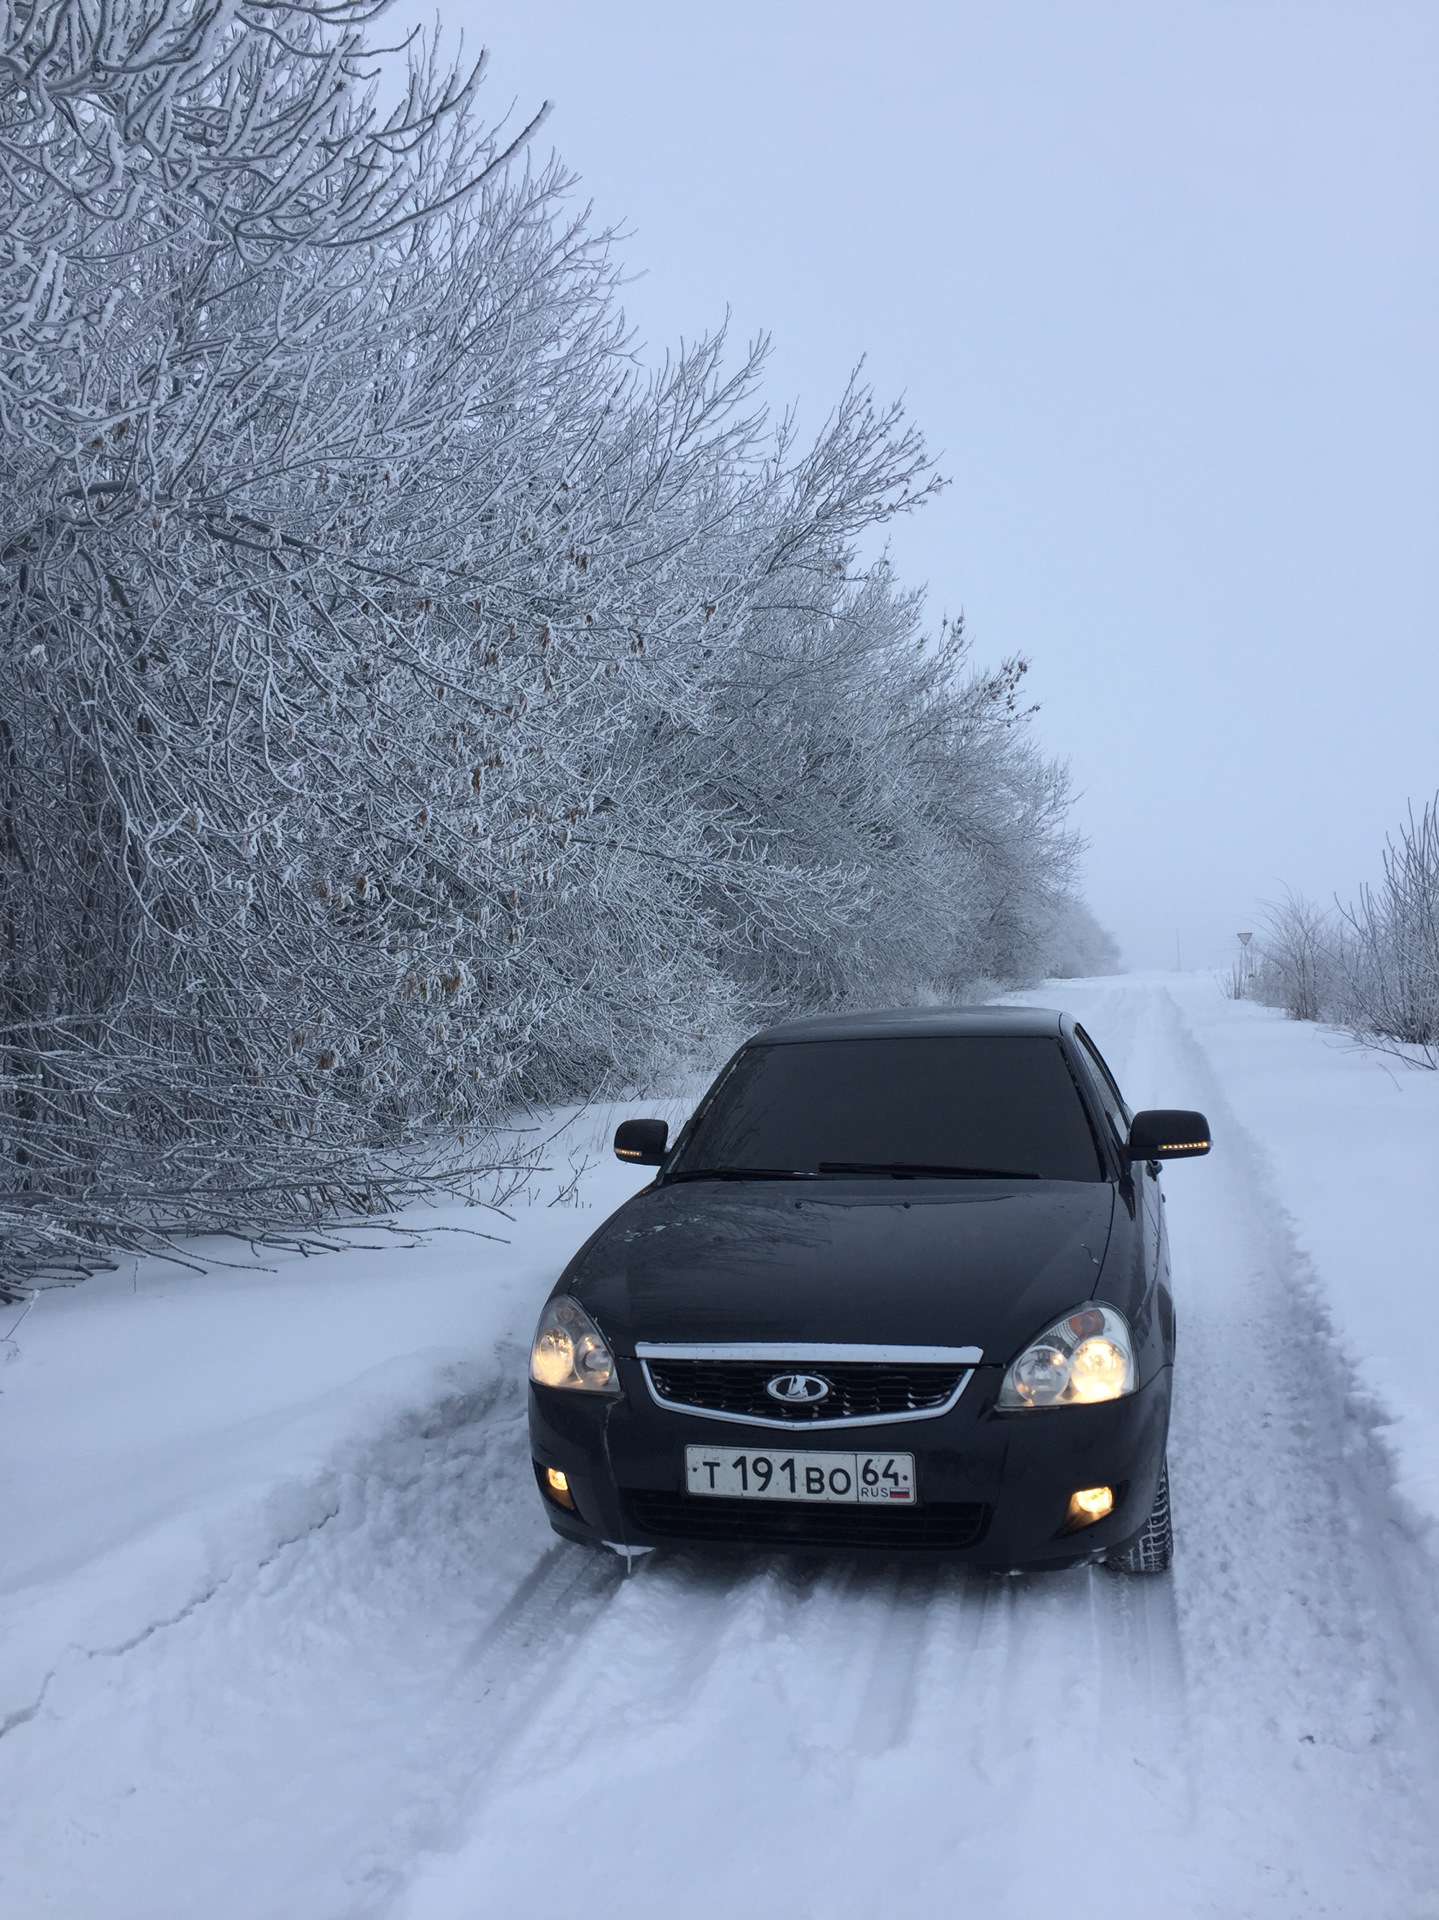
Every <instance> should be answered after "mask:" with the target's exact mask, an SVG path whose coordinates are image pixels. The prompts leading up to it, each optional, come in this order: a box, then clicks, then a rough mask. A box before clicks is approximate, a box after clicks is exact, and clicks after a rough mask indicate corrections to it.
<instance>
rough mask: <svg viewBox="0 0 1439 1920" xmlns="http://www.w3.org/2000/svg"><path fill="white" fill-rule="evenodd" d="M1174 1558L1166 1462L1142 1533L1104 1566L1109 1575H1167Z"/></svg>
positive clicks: (1110, 1557) (1160, 1472) (1167, 1466)
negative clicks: (1109, 1572)
mask: <svg viewBox="0 0 1439 1920" xmlns="http://www.w3.org/2000/svg"><path fill="white" fill-rule="evenodd" d="M1173 1558H1174V1527H1173V1523H1172V1522H1171V1520H1170V1515H1169V1462H1168V1460H1167V1459H1166V1460H1165V1462H1164V1465H1163V1466H1162V1467H1161V1468H1160V1469H1159V1485H1158V1487H1156V1489H1155V1492H1154V1505H1153V1506H1152V1507H1151V1508H1150V1509H1149V1518H1148V1519H1147V1520H1146V1521H1145V1523H1144V1531H1143V1533H1141V1534H1140V1536H1139V1538H1138V1539H1137V1540H1136V1541H1135V1542H1134V1544H1133V1546H1129V1547H1126V1548H1125V1549H1124V1551H1123V1553H1111V1554H1110V1555H1109V1556H1108V1557H1107V1558H1106V1560H1105V1562H1104V1564H1105V1566H1106V1567H1108V1568H1109V1570H1110V1571H1111V1573H1167V1572H1168V1571H1169V1563H1170V1561H1171V1560H1172V1559H1173Z"/></svg>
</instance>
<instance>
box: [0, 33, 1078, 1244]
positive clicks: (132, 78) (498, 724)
mask: <svg viewBox="0 0 1439 1920" xmlns="http://www.w3.org/2000/svg"><path fill="white" fill-rule="evenodd" d="M374 11H376V9H374V8H370V7H366V6H360V5H347V4H328V3H325V0H314V3H312V4H304V3H293V0H48V3H44V4H42V3H40V0H17V3H16V4H13V5H12V6H11V7H10V8H9V9H8V10H7V11H6V13H5V15H4V16H3V30H0V31H3V38H0V194H3V218H0V448H3V451H0V459H3V463H4V464H3V475H0V477H3V488H0V602H3V610H4V618H3V639H0V645H3V647H4V660H3V675H0V766H3V792H4V799H3V818H0V941H3V953H0V1164H3V1177H0V1234H3V1236H4V1242H5V1254H4V1258H5V1261H6V1263H7V1264H8V1266H9V1267H10V1268H12V1269H13V1268H16V1267H25V1266H31V1267H34V1266H35V1265H36V1264H37V1263H38V1264H40V1265H44V1264H46V1263H48V1264H50V1265H51V1266H54V1265H56V1264H61V1265H63V1264H64V1263H65V1262H66V1261H67V1260H68V1261H71V1262H72V1263H79V1264H81V1265H84V1264H87V1263H91V1262H93V1260H94V1259H95V1258H96V1257H97V1254H98V1253H100V1252H102V1251H103V1249H104V1248H105V1247H107V1246H115V1245H146V1244H152V1243H153V1242H154V1241H155V1240H156V1239H157V1238H163V1237H165V1236H172V1235H174V1234H175V1233H178V1232H183V1231H187V1230H192V1229H195V1228H199V1227H207V1228H216V1227H218V1228H225V1229H229V1230H232V1231H236V1232H242V1233H253V1232H256V1231H275V1230H277V1223H280V1222H283V1221H284V1220H285V1219H287V1218H288V1219H289V1220H290V1221H291V1222H292V1223H293V1227H294V1230H298V1231H304V1230H308V1229H309V1228H310V1227H311V1226H313V1225H314V1224H315V1223H318V1222H320V1221H323V1220H324V1219H326V1218H327V1217H330V1216H333V1215H334V1214H336V1213H345V1212H350V1213H354V1212H364V1211H369V1210H374V1209H376V1208H380V1207H384V1206H387V1205H389V1204H392V1203H393V1201H395V1200H396V1199H397V1198H399V1197H401V1196H402V1195H403V1194H405V1193H408V1192H412V1191H414V1190H415V1188H416V1186H417V1185H418V1184H420V1183H422V1182H423V1180H424V1179H425V1178H426V1177H428V1175H430V1174H431V1173H434V1172H435V1171H437V1170H439V1169H444V1170H446V1177H452V1176H453V1170H454V1167H455V1166H456V1164H459V1163H464V1162H468V1163H473V1164H477V1165H481V1166H482V1165H484V1164H486V1162H487V1160H488V1159H489V1158H491V1157H492V1156H491V1155H490V1154H489V1153H488V1151H487V1149H486V1147H485V1136H486V1130H487V1129H489V1128H491V1127H492V1126H493V1125H494V1123H496V1122H497V1121H498V1120H500V1119H501V1118H503V1117H504V1116H505V1114H506V1113H508V1112H509V1111H511V1110H512V1109H513V1108H514V1106H515V1105H516V1103H518V1102H521V1101H524V1100H526V1099H529V1100H534V1099H542V1098H554V1097H559V1096H562V1095H574V1094H583V1093H588V1092H590V1091H593V1090H595V1089H597V1088H599V1087H601V1086H603V1085H605V1084H606V1083H614V1082H617V1081H623V1080H625V1079H628V1078H633V1077H634V1076H635V1075H636V1074H637V1073H639V1072H641V1071H642V1070H643V1067H644V1063H645V1062H646V1060H647V1059H649V1058H651V1057H652V1056H653V1054H654V1051H655V1049H656V1047H657V1046H663V1045H664V1044H666V1043H667V1042H671V1041H674V1040H677V1039H678V1038H679V1037H680V1036H690V1037H691V1038H692V1037H693V1036H695V1035H702V1034H704V1033H706V1032H717V1031H723V1030H726V1029H727V1028H729V1027H731V1026H733V1024H735V1023H737V1022H739V1021H742V1020H745V1019H751V1018H757V1017H760V1016H761V1015H762V1014H764V1013H766V1012H768V1011H771V1010H773V1009H777V1008H780V1007H787V1006H794V1005H797V1004H816V1003H823V1002H833V1001H837V1000H844V999H854V998H858V997H867V998H896V997H904V996H907V995H909V994H911V993H913V992H914V991H917V990H919V989H921V988H923V987H930V988H938V989H940V990H945V991H958V990H959V989H960V988H961V987H962V984H963V983H964V982H965V981H967V980H970V979H973V978H975V977H976V976H978V975H981V974H984V975H991V976H1005V975H1016V974H1019V973H1023V972H1025V971H1027V970H1030V969H1031V968H1032V967H1033V965H1034V959H1035V954H1036V952H1037V943H1038V942H1039V941H1040V940H1041V938H1042V932H1043V929H1044V927H1045V926H1047V925H1049V924H1050V922H1051V921H1052V918H1053V913H1054V910H1055V902H1056V900H1058V899H1060V898H1061V897H1062V896H1063V895H1064V894H1065V892H1066V890H1067V889H1068V886H1069V882H1070V865H1071V862H1072V857H1073V843H1072V840H1071V839H1070V837H1069V836H1068V834H1067V832H1066V829H1065V799H1066V796H1065V790H1064V782H1063V778H1062V775H1061V774H1060V773H1059V772H1058V771H1057V770H1056V769H1055V768H1053V767H1052V766H1050V765H1049V764H1047V763H1046V762H1045V761H1043V759H1042V758H1041V757H1040V756H1039V755H1038V754H1037V753H1036V752H1035V750H1034V749H1033V747H1032V746H1031V745H1030V744H1029V742H1028V741H1027V740H1026V738H1025V735H1024V726H1023V720H1024V716H1023V714H1022V713H1021V712H1020V711H1019V710H1018V708H1017V706H1016V696H1015V689H1016V685H1017V680H1018V674H1019V672H1020V670H1021V669H1020V668H1019V667H1018V665H1011V666H1009V667H1006V668H1004V669H1001V670H1000V672H999V673H997V674H985V673H981V672H978V671H975V670H974V669H973V668H972V667H971V666H970V663H969V660H968V656H967V653H966V650H965V645H964V642H963V640H962V639H961V637H960V635H959V634H958V633H957V632H953V631H949V632H946V633H945V634H944V635H943V636H942V637H941V639H940V640H939V641H938V642H932V641H930V640H929V639H927V638H926V636H925V635H924V633H923V632H922V630H921V627H920V624H919V608H918V605H917V603H916V601H915V600H914V599H913V597H912V596H908V595H906V594H905V593H903V592H902V591H900V590H899V589H898V588H897V587H896V585H895V584H894V582H893V581H892V580H891V578H890V575H889V572H888V569H887V568H886V567H885V566H883V565H879V566H870V567H865V566H863V565H861V564H860V563H859V561H858V560H857V558H856V550H857V542H858V541H859V540H860V538H861V536H862V535H864V534H866V533H867V532H868V531H869V530H870V529H873V528H874V527H875V526H877V525H880V524H882V523H883V522H884V521H885V520H886V519H887V518H888V517H889V516H891V515H892V514H894V513H896V512H898V511H902V510H904V509H906V508H908V507H910V506H913V505H914V504H916V503H917V502H918V501H920V500H922V499H923V498H924V497H925V495H926V493H927V492H928V491H929V490H930V488H931V487H932V486H933V484H934V482H933V480H932V477H931V475H930V473H929V469H928V467H927V464H926V461H925V456H924V452H923V448H922V446H921V445H920V443H919V440H918V439H917V437H916V436H915V435H914V433H913V432H912V430H910V429H909V428H907V427H906V425H905V423H904V422H903V420H902V418H901V417H900V415H899V413H898V411H897V410H895V409H889V410H885V409H881V408H877V407H876V406H875V405H874V404H873V403H872V401H871V400H870V398H869V396H868V395H867V393H865V392H864V391H863V390H862V389H860V388H859V387H857V386H856V387H853V388H852V389H851V390H850V391H849V392H848V393H847V394H846V395H844V396H843V397H842V399H841V402H840V404H839V405H838V407H837V408H836V410H835V413H834V415H833V416H832V418H831V419H830V421H829V422H828V424H827V426H826V428H825V429H824V431H823V432H822V433H821V435H820V436H819V438H818V440H817V441H816V442H815V444H814V445H813V446H809V447H802V446H799V445H797V444H796V443H795V441H794V439H793V436H792V434H791V433H790V431H789V429H788V427H787V426H785V425H784V424H780V425H778V426H776V425H775V424H773V423H772V422H771V421H770V420H769V419H768V418H767V416H766V415H765V413H764V410H763V408H762V406H761V405H760V402H759V400H758V397H757V381H758V378H759V373H760V368H761V364H762V360H763V350H762V347H756V348H755V349H753V350H751V352H750V353H749V354H748V355H746V356H744V357H743V358H742V359H741V360H740V363H739V364H738V365H737V366H735V367H731V366H729V365H728V364H727V363H726V359H725V343H724V341H723V339H722V337H721V338H716V339H714V340H710V341H706V342H702V343H700V344H699V345H698V346H696V347H694V348H692V349H689V350H687V351H685V352H683V353H681V354H679V355H678V356H676V357H674V358H672V359H671V360H670V361H668V362H667V363H666V364H665V365H664V366H662V367H660V368H658V369H657V370H655V371H653V372H646V371H644V370H643V369H642V368H641V367H639V366H638V365H637V363H636V361H635V359H634V358H633V356H632V354H631V353H630V351H629V349H628V345H627V341H626V336H625V327H624V322H623V317H622V314H621V312H620V310H619V307H618V305H617V301H616V293H615V272H614V268H613V267H612V264H611V259H610V249H609V244H608V241H607V237H606V236H605V235H604V234H602V233H594V232H592V231H590V230H589V229H588V228H587V227H586V225H585V223H584V222H583V221H582V220H576V219H575V218H574V217H573V216H572V215H571V213H570V211H569V203H568V200H567V197H566V196H567V187H568V182H567V180H566V178H565V176H564V175H563V173H562V172H561V171H560V169H559V168H558V167H557V166H556V165H553V164H552V165H550V166H548V167H535V166H533V165H531V164H530V163H529V162H528V161H527V160H526V158H525V140H526V137H527V134H528V132H529V131H531V129H530V128H525V127H519V128H516V129H513V130H508V131H507V130H506V129H498V130H496V129H493V128H487V127H486V126H485V124H484V123H483V121H482V120H481V119H480V117H479V115H478V111H477V105H476V91H477V87H478V84H479V80H480V72H479V69H478V68H462V67H446V66H444V65H442V64H440V63H438V62H437V61H436V60H435V59H434V58H433V57H431V55H429V54H428V53H426V52H425V51H424V49H423V48H417V49H412V50H411V51H410V52H409V53H408V54H407V55H405V56H404V59H405V61H406V65H405V74H406V78H405V81H404V84H403V85H402V86H400V87H399V88H398V90H397V97H396V104H394V105H393V106H382V105H381V104H380V95H379V94H378V93H377V92H376V90H375V83H374V82H373V80H372V79H371V78H369V77H367V76H369V75H370V74H371V73H372V71H373V70H374V68H375V64H376V63H375V60H374V59H373V58H372V57H371V56H370V55H369V54H367V52H366V48H365V40H364V30H365V27H366V23H367V21H368V19H369V18H370V17H371V16H372V14H373V13H374ZM394 94H395V90H394V89H392V95H394ZM386 97H387V98H389V97H392V96H391V95H387V96H386ZM457 1143H459V1144H458V1146H457Z"/></svg>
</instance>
